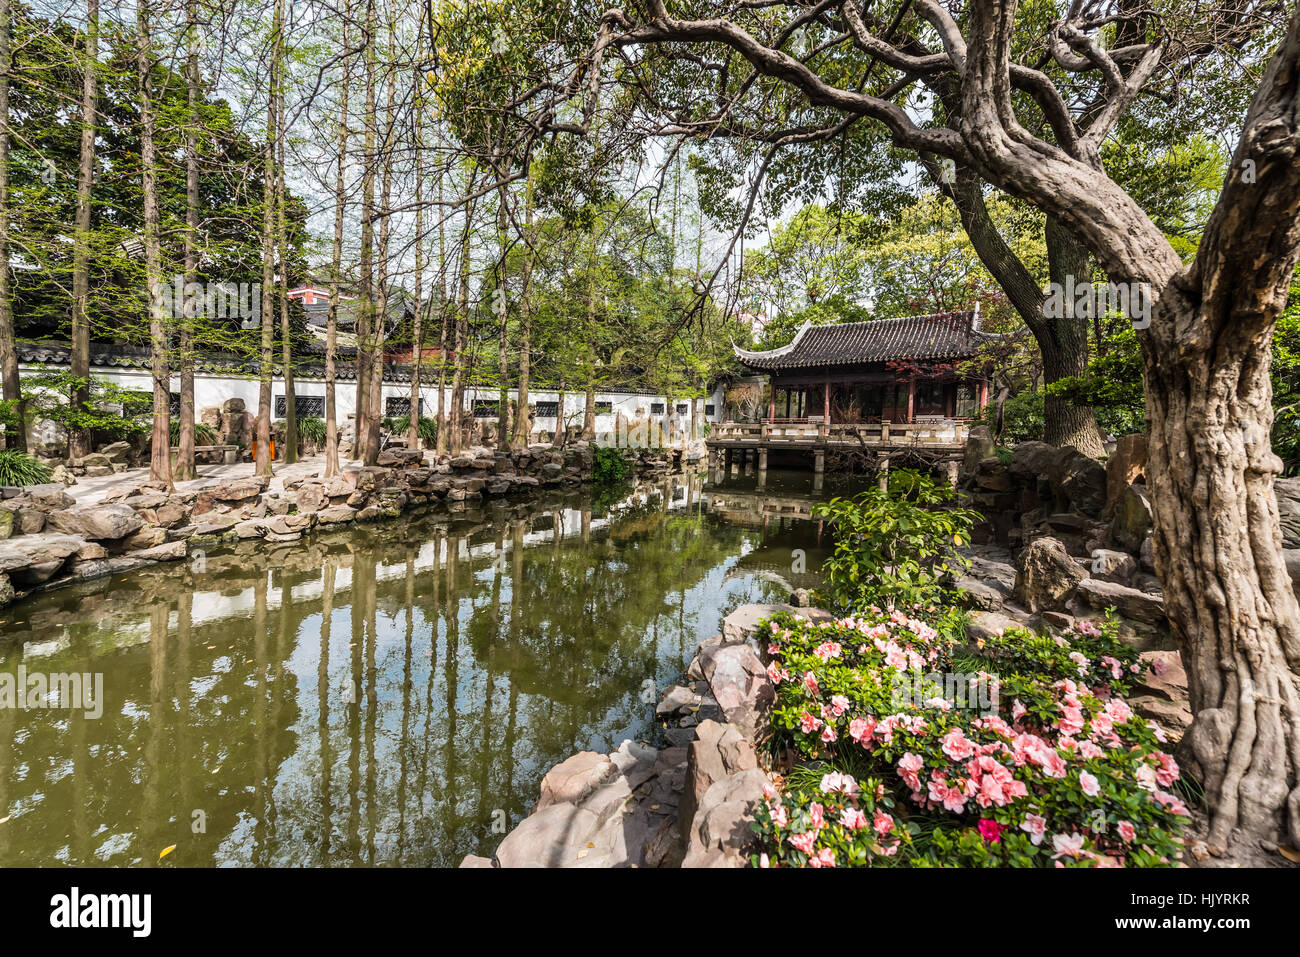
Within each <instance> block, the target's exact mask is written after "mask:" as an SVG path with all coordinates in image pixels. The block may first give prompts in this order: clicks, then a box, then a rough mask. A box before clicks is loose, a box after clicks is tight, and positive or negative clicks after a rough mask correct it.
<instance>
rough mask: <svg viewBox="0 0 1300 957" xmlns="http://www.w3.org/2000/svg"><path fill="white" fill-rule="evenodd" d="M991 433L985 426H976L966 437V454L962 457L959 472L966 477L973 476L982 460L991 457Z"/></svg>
mask: <svg viewBox="0 0 1300 957" xmlns="http://www.w3.org/2000/svg"><path fill="white" fill-rule="evenodd" d="M993 450H994V445H993V433H992V432H990V431H989V427H988V426H987V425H977V426H975V427H974V428H972V429H971V430H970V432H969V433H968V434H967V436H966V452H965V455H964V456H963V457H962V465H961V470H962V472H963V473H964V474H966V475H973V474H974V473H975V470H976V469H977V468H978V467H979V464H980V462H981V461H983V460H984V459H986V458H988V457H989V456H991V455H993Z"/></svg>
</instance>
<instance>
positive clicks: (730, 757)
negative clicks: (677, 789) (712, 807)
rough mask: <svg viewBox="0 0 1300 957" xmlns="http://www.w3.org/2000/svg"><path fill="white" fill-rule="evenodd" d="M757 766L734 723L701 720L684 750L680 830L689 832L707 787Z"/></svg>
mask: <svg viewBox="0 0 1300 957" xmlns="http://www.w3.org/2000/svg"><path fill="white" fill-rule="evenodd" d="M756 767H758V756H757V755H756V754H755V753H754V746H753V745H752V744H751V743H750V742H749V741H748V740H746V738H745V737H744V735H742V734H741V733H740V732H739V731H738V730H737V729H736V726H735V725H731V724H720V723H718V722H717V721H710V720H705V721H701V722H700V725H699V727H698V728H696V729H695V740H694V741H692V742H691V744H690V746H689V748H688V749H687V753H686V783H685V786H684V787H683V789H682V798H681V804H680V805H679V806H678V811H679V817H678V821H679V824H680V827H681V831H682V833H683V834H686V833H688V829H689V828H690V826H691V823H692V822H693V821H694V820H695V813H696V811H698V810H699V808H700V804H701V802H702V801H703V800H704V795H705V793H706V792H707V791H708V790H709V788H711V787H713V785H714V784H715V783H717V782H718V781H721V780H722V779H723V778H725V777H728V776H729V775H732V774H738V773H739V772H741V771H749V770H751V769H753V768H756Z"/></svg>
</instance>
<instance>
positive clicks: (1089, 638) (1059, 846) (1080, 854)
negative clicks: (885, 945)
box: [756, 611, 1187, 867]
mask: <svg viewBox="0 0 1300 957" xmlns="http://www.w3.org/2000/svg"><path fill="white" fill-rule="evenodd" d="M768 628H769V629H770V634H769V636H768V639H769V640H768V653H769V655H770V658H771V663H770V665H769V667H768V675H769V676H770V677H771V678H772V680H773V681H774V682H776V685H777V700H776V703H775V706H774V708H773V717H772V721H773V726H774V732H775V739H776V740H775V743H776V744H777V746H778V747H780V746H792V747H793V748H794V750H795V751H796V752H797V753H798V754H799V755H801V756H802V757H803V758H805V759H808V760H822V761H825V762H827V763H828V767H829V769H830V770H828V772H827V773H826V774H825V775H823V776H822V777H821V779H820V781H818V782H816V783H815V785H809V784H807V783H805V784H802V785H799V786H792V787H787V788H786V790H785V792H784V793H782V794H778V793H776V792H773V793H772V794H771V795H770V796H769V797H768V799H767V800H766V801H765V802H764V803H763V805H762V806H761V807H760V808H759V810H758V812H757V814H756V818H757V824H756V827H757V829H758V831H759V834H760V836H761V838H762V842H763V847H764V855H763V857H762V858H761V859H760V863H767V864H769V865H772V864H775V865H778V866H832V865H841V866H842V865H846V864H873V865H879V864H900V863H901V864H909V865H914V866H951V865H957V866H978V865H1002V866H1024V867H1042V866H1058V867H1064V866H1071V867H1075V866H1125V865H1128V866H1138V867H1147V866H1156V865H1162V864H1169V863H1171V862H1172V861H1174V860H1175V859H1176V858H1177V856H1178V853H1179V849H1180V843H1179V840H1178V834H1179V832H1180V829H1181V825H1182V821H1181V818H1182V817H1184V816H1185V815H1186V814H1187V809H1186V808H1185V807H1184V806H1183V803H1182V801H1181V800H1179V799H1178V798H1177V797H1176V796H1174V795H1173V794H1172V793H1171V791H1170V789H1171V787H1172V786H1173V784H1174V782H1175V781H1176V780H1177V778H1178V766H1177V764H1176V763H1175V762H1174V759H1173V758H1172V757H1171V756H1170V755H1168V754H1166V753H1164V752H1163V751H1162V750H1161V745H1162V744H1163V743H1164V733H1163V731H1162V730H1161V729H1160V728H1159V727H1158V726H1157V725H1156V724H1155V723H1154V722H1148V721H1145V720H1143V719H1142V718H1140V717H1138V716H1137V715H1135V714H1134V713H1133V711H1132V710H1131V709H1130V708H1129V706H1128V705H1127V703H1125V701H1124V699H1123V698H1122V697H1119V696H1117V694H1116V691H1117V690H1119V689H1127V688H1128V687H1129V682H1131V680H1132V678H1133V676H1134V675H1135V671H1134V667H1135V666H1136V665H1137V662H1136V658H1135V656H1134V655H1133V653H1132V652H1131V651H1130V650H1128V649H1126V648H1125V647H1124V646H1123V645H1122V643H1121V642H1119V641H1118V640H1117V639H1116V638H1115V636H1114V627H1113V626H1103V627H1100V628H1099V627H1095V626H1092V625H1090V624H1088V623H1081V624H1079V625H1078V626H1076V627H1075V628H1074V629H1072V630H1071V631H1070V632H1069V633H1067V634H1066V635H1065V636H1063V638H1062V641H1063V642H1064V643H1063V644H1062V643H1058V642H1057V641H1056V640H1055V639H1052V638H1045V639H1044V638H1038V637H1036V636H1033V635H1031V634H1029V633H1028V632H1024V631H1020V630H1016V631H1009V632H1008V633H1007V634H1006V635H1003V636H1001V637H1000V638H998V639H994V640H991V641H989V642H987V643H986V645H985V646H984V648H982V649H980V650H981V652H982V653H985V654H987V655H988V660H989V665H990V667H998V668H999V669H1000V670H999V674H998V676H997V677H996V678H995V677H994V676H993V675H992V674H989V673H987V672H976V673H975V674H974V675H972V676H971V677H972V678H974V679H975V681H976V682H987V683H989V684H992V685H993V686H994V690H995V691H996V694H994V695H992V696H991V699H990V700H986V699H985V698H984V697H983V696H982V695H980V696H975V698H974V700H971V697H972V696H967V701H966V702H964V703H965V704H974V705H975V707H965V706H963V701H962V699H961V698H960V697H957V698H956V699H954V696H953V694H952V690H953V689H952V686H951V685H949V684H946V683H940V682H939V681H937V680H936V677H937V676H939V675H940V673H942V672H944V671H950V670H951V669H952V668H953V652H954V648H955V645H954V643H953V642H952V641H951V640H950V639H948V638H946V637H945V636H944V634H943V633H942V632H940V631H939V630H938V629H936V628H935V627H933V626H932V625H930V624H928V623H927V622H925V621H923V620H920V619H919V618H916V617H912V616H911V615H908V614H905V613H902V612H899V611H893V612H890V613H889V614H885V613H872V614H869V615H867V616H859V617H850V618H844V619H841V620H839V621H833V622H831V621H826V622H809V621H807V620H804V619H799V618H794V617H792V616H787V615H779V616H777V617H775V618H774V619H773V620H772V621H771V622H769V624H768ZM1111 659H1113V662H1114V663H1113V664H1112V663H1111ZM923 669H928V671H927V674H925V675H923V674H922V670H923ZM1139 671H1140V668H1139ZM1089 681H1091V682H1092V684H1090V683H1089ZM900 688H902V689H905V691H906V693H905V694H901V695H900V693H899V689H900ZM850 767H852V768H855V769H861V770H862V773H861V774H859V776H858V777H857V778H854V777H852V776H848V775H846V774H845V773H844V772H843V771H842V770H837V769H847V768H850ZM837 775H838V776H837ZM859 780H861V782H862V783H859ZM864 821H865V822H866V824H864Z"/></svg>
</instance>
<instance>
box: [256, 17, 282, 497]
mask: <svg viewBox="0 0 1300 957" xmlns="http://www.w3.org/2000/svg"><path fill="white" fill-rule="evenodd" d="M281 2H282V0H275V9H274V13H273V15H272V16H273V21H272V28H271V30H272V35H274V34H276V33H278V32H279V30H280V24H281V20H280V13H281V7H280V4H281ZM276 69H277V64H276V61H275V58H274V57H273V58H272V60H271V77H270V91H269V93H268V95H267V101H266V143H265V145H264V147H263V153H262V302H261V320H262V341H261V348H260V353H259V364H258V375H257V427H256V432H255V436H256V442H257V456H256V459H255V469H254V471H255V473H256V474H257V475H259V476H262V477H267V478H269V477H270V475H271V472H272V466H271V460H272V456H271V412H272V409H271V398H272V381H273V377H274V375H275V143H276V136H277V133H276V120H277V115H276V109H275V88H276V86H277V84H278V79H277V77H276Z"/></svg>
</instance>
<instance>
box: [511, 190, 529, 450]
mask: <svg viewBox="0 0 1300 957" xmlns="http://www.w3.org/2000/svg"><path fill="white" fill-rule="evenodd" d="M524 244H525V248H524V264H523V275H522V276H521V277H520V282H519V286H520V292H519V390H518V393H517V395H518V399H517V402H516V405H517V406H518V408H519V411H518V413H517V414H516V417H515V434H514V445H515V447H516V448H520V449H522V448H525V447H527V445H528V438H529V432H530V431H531V418H532V417H531V416H530V415H529V413H528V376H529V372H530V370H531V358H532V357H531V356H530V355H529V353H530V352H531V351H532V348H533V341H532V339H533V328H532V326H533V317H532V309H531V303H530V302H529V296H530V295H531V293H532V282H533V172H532V167H531V166H530V167H529V170H528V177H527V180H526V182H525V186H524Z"/></svg>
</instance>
